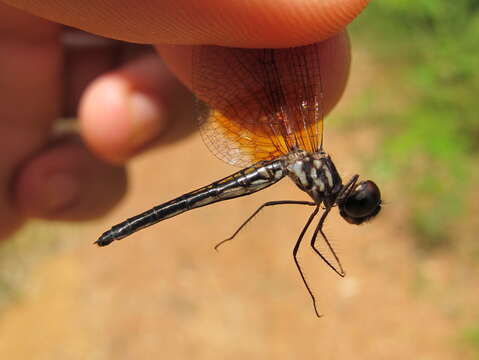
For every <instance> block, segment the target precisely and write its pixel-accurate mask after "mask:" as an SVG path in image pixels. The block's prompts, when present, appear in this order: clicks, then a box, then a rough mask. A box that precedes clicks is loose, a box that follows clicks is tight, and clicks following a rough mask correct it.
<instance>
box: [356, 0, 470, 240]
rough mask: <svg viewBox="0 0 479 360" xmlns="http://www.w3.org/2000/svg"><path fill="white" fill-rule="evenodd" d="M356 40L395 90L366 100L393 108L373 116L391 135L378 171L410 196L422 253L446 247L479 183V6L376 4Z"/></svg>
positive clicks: (410, 0)
mask: <svg viewBox="0 0 479 360" xmlns="http://www.w3.org/2000/svg"><path fill="white" fill-rule="evenodd" d="M350 33H351V35H352V38H353V41H354V46H355V47H359V48H363V49H364V48H365V49H368V50H369V51H370V53H371V54H372V56H373V57H374V59H375V61H376V62H377V63H378V64H380V65H381V71H383V72H384V73H385V74H386V75H385V76H387V77H388V78H389V79H388V80H389V81H390V84H392V85H390V86H391V87H392V89H384V91H383V89H372V90H371V93H370V94H366V95H364V97H365V101H366V104H371V101H383V102H384V101H385V102H386V104H384V106H383V108H382V110H381V111H380V113H376V114H374V113H373V114H371V113H369V114H368V116H369V118H370V121H374V124H375V125H379V126H382V127H383V128H384V142H383V144H382V145H381V147H380V149H381V151H380V155H379V156H380V157H381V158H380V159H379V161H378V162H377V163H376V164H375V165H374V167H375V169H376V170H377V172H378V173H379V174H382V175H383V176H385V177H388V178H389V179H392V178H394V177H396V178H397V181H398V182H400V183H401V184H402V185H401V186H402V188H403V189H410V190H408V191H409V196H408V197H409V198H410V208H411V214H412V223H413V226H414V229H415V231H416V232H417V234H418V235H419V236H418V239H420V242H419V245H420V246H421V247H423V248H431V247H435V246H437V245H441V244H445V243H447V240H448V238H450V237H451V235H452V234H453V232H454V231H455V230H457V229H456V228H454V226H455V225H454V224H456V222H457V220H458V218H459V217H461V216H462V215H464V214H465V212H466V209H467V206H469V205H470V204H469V203H468V202H467V201H468V189H469V188H470V187H471V185H472V184H473V182H472V178H473V176H475V175H477V171H476V170H475V167H476V164H477V162H476V161H475V159H476V158H477V155H478V152H479V115H478V114H479V101H478V98H479V60H478V58H479V56H478V54H477V52H478V50H479V1H477V0H456V1H454V2H451V1H448V0H436V1H431V0H382V1H376V2H374V1H373V2H372V3H371V4H370V5H369V7H368V8H367V9H366V11H365V12H364V13H363V15H361V16H360V18H359V19H358V20H357V21H356V22H355V23H354V24H353V25H352V26H351V28H350ZM386 84H388V83H387V82H386ZM373 86H374V84H371V87H373ZM380 86H384V84H380ZM383 93H384V94H388V93H389V94H390V95H389V97H388V96H387V95H383ZM392 94H393V95H392ZM372 97H373V98H375V100H371V98H372ZM388 102H389V105H390V107H391V111H389V112H388V111H387V107H388V106H387V105H388V104H387V103H388ZM398 104H399V106H398ZM366 107H367V106H366ZM398 108H399V110H398ZM372 109H373V112H374V108H372ZM385 109H386V110H385ZM370 110H371V109H370ZM360 111H361V113H363V114H366V113H367V110H366V109H362V110H360ZM456 235H457V234H456ZM456 238H457V237H456Z"/></svg>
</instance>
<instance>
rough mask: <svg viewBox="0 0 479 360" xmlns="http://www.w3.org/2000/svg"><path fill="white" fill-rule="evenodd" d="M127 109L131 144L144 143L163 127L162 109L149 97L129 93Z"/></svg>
mask: <svg viewBox="0 0 479 360" xmlns="http://www.w3.org/2000/svg"><path fill="white" fill-rule="evenodd" d="M129 109H130V117H131V123H132V133H131V138H132V142H133V144H135V145H138V146H141V145H144V144H145V143H146V142H148V141H150V140H152V139H154V138H155V137H156V136H157V135H158V134H159V133H160V132H161V130H162V129H163V126H164V121H163V111H162V109H161V107H160V106H159V105H158V103H157V102H156V101H154V100H153V99H152V98H151V97H149V96H147V95H145V94H143V93H139V92H134V93H132V94H130V98H129Z"/></svg>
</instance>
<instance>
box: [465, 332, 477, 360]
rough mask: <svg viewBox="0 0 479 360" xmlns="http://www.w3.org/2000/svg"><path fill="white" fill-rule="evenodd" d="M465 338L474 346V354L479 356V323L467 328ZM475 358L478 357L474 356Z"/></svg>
mask: <svg viewBox="0 0 479 360" xmlns="http://www.w3.org/2000/svg"><path fill="white" fill-rule="evenodd" d="M463 339H464V340H465V342H466V343H467V344H469V346H470V347H471V348H472V350H473V351H474V355H475V356H477V358H479V325H476V326H472V327H469V328H467V329H465V330H464V332H463ZM474 359H476V357H474Z"/></svg>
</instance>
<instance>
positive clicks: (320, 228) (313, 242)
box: [311, 207, 346, 277]
mask: <svg viewBox="0 0 479 360" xmlns="http://www.w3.org/2000/svg"><path fill="white" fill-rule="evenodd" d="M330 211H331V207H329V208H327V209H326V210H325V211H324V213H323V215H321V218H320V219H319V222H318V225H317V226H316V230H314V234H313V237H312V238H311V248H312V249H313V250H314V252H315V253H316V254H317V255H318V256H319V257H320V258H321V259H323V261H324V262H325V263H326V264H327V265H328V266H329V267H330V268H331V269H333V270H334V272H335V273H336V274H338V275H339V276H341V277H344V275H345V274H346V273H345V272H344V269H343V265H341V261H340V260H339V258H338V255H336V252H335V251H334V249H333V247H332V246H331V243H330V242H329V240H328V238H327V237H326V234H325V233H324V232H323V225H324V221H325V220H326V217H327V216H328V214H329V212H330ZM318 232H320V233H321V236H322V237H323V239H324V242H325V243H326V245H327V246H328V248H329V251H331V254H333V256H334V259H335V260H336V264H338V266H339V269H338V268H336V267H335V266H334V265H333V264H331V262H330V261H329V260H328V259H326V257H325V256H324V255H323V254H321V252H320V251H319V250H318V249H317V248H316V240H317V238H318Z"/></svg>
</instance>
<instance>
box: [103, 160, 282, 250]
mask: <svg viewBox="0 0 479 360" xmlns="http://www.w3.org/2000/svg"><path fill="white" fill-rule="evenodd" d="M285 175H286V170H285V164H284V161H283V159H276V160H273V161H270V162H260V163H257V164H255V165H252V166H250V167H248V168H246V169H243V170H240V171H238V172H237V173H234V174H233V175H230V176H228V177H226V178H224V179H221V180H218V181H215V182H214V183H212V184H210V185H208V186H204V187H202V188H200V189H198V190H194V191H192V192H189V193H187V194H184V195H181V196H179V197H177V198H176V199H173V200H171V201H168V202H166V203H164V204H161V205H157V206H155V207H153V208H152V209H150V210H147V211H145V212H143V213H141V214H139V215H136V216H134V217H131V218H129V219H127V220H125V221H123V222H121V223H119V224H117V225H115V226H113V227H112V228H111V229H110V230H108V231H106V232H104V233H103V235H102V236H100V238H99V239H98V240H97V241H96V244H98V245H99V246H106V245H109V244H110V243H111V242H113V241H114V240H120V239H122V238H124V237H126V236H128V235H131V234H133V233H134V232H136V231H138V230H141V229H143V228H145V227H148V226H151V225H153V224H156V223H157V222H160V221H162V220H166V219H168V218H171V217H173V216H176V215H179V214H181V213H183V212H185V211H188V210H191V209H195V208H198V207H201V206H205V205H209V204H212V203H215V202H218V201H222V200H228V199H233V198H237V197H240V196H244V195H248V194H251V193H254V192H256V191H259V190H262V189H264V188H266V187H268V186H271V185H273V184H274V183H276V182H278V181H279V180H281V179H282V178H283V177H284V176H285Z"/></svg>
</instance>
